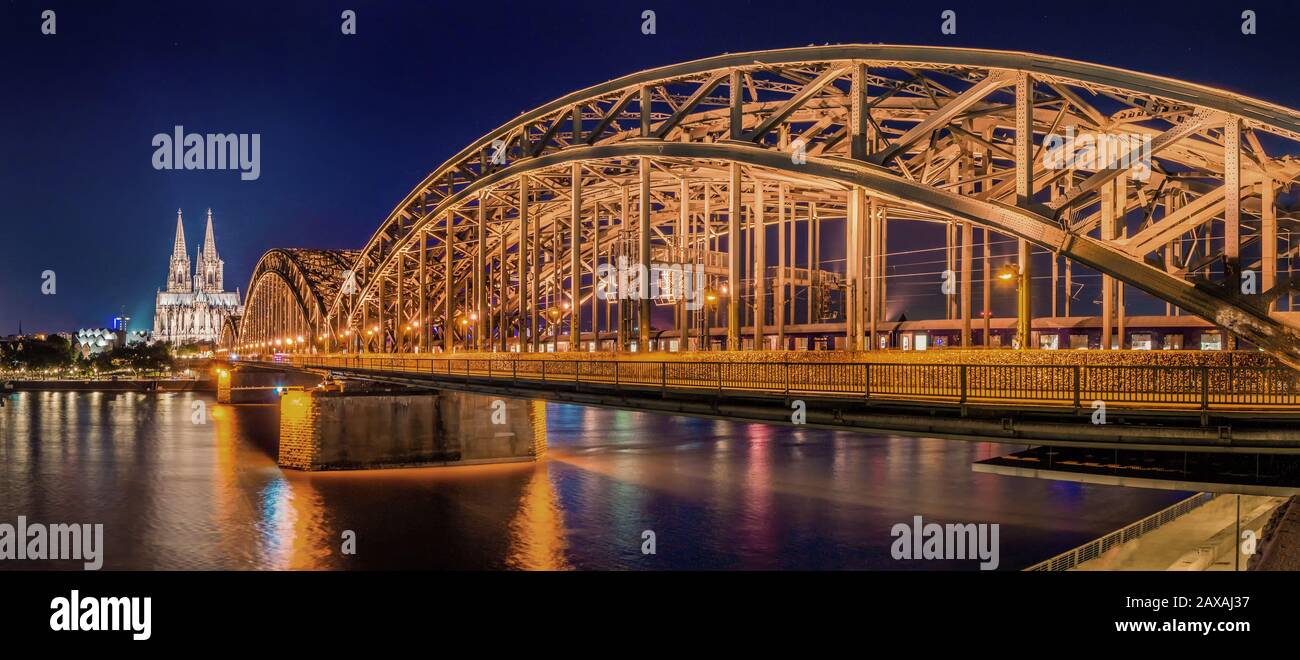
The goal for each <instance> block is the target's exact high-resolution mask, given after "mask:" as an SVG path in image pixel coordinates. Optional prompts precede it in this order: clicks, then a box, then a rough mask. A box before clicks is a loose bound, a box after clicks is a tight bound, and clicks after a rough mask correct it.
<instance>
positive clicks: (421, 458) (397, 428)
mask: <svg viewBox="0 0 1300 660" xmlns="http://www.w3.org/2000/svg"><path fill="white" fill-rule="evenodd" d="M545 448H546V412H545V407H544V404H543V403H542V402H540V401H527V400H522V399H505V398H499V397H491V396H486V395H481V394H470V393H465V392H448V391H441V392H432V393H423V392H358V393H350V392H340V391H335V390H321V389H314V388H313V389H308V390H290V391H288V392H286V393H285V394H284V396H282V397H280V452H279V464H280V466H281V467H285V468H293V469H298V470H349V469H373V468H385V467H408V466H418V465H465V464H473V463H495V462H507V461H529V460H536V459H538V458H540V457H541V456H542V455H543V453H544V452H545Z"/></svg>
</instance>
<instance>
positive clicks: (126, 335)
mask: <svg viewBox="0 0 1300 660" xmlns="http://www.w3.org/2000/svg"><path fill="white" fill-rule="evenodd" d="M61 334H62V333H61ZM70 337H71V341H72V344H73V347H74V348H76V349H77V352H78V353H80V354H81V357H90V356H92V355H97V354H99V353H107V352H108V351H111V350H113V349H114V348H117V347H118V346H134V345H136V344H147V343H149V332H148V331H146V330H136V331H135V332H126V331H125V330H110V329H108V328H84V329H81V330H78V331H77V334H76V335H70Z"/></svg>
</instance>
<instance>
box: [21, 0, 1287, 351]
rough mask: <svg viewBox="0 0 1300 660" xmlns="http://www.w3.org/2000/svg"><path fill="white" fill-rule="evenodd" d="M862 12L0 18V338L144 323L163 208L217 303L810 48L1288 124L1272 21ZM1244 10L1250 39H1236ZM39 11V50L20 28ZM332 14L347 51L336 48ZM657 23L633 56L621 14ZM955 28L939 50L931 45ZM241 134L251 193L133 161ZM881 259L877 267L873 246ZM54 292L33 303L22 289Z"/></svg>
mask: <svg viewBox="0 0 1300 660" xmlns="http://www.w3.org/2000/svg"><path fill="white" fill-rule="evenodd" d="M1086 5H1090V6H1092V7H1094V9H1090V10H1085V11H1080V10H1071V11H1070V12H1069V13H1067V12H1066V10H1064V9H1058V7H1061V5H1058V4H1056V3H1050V2H1031V3H999V2H954V1H948V0H945V1H943V2H924V1H913V2H906V3H897V2H890V3H875V2H865V1H861V0H859V1H853V2H837V3H830V2H827V3H821V2H812V1H804V2H788V1H787V2H707V1H704V0H696V1H693V2H668V1H666V0H641V1H640V2H635V3H625V2H617V1H604V2H581V1H570V2H560V3H552V2H546V3H524V2H511V3H501V2H492V1H489V0H480V1H478V2H469V3H465V2H458V3H444V2H373V1H359V0H348V1H343V2H336V1H333V0H329V1H322V0H312V1H306V2H265V1H263V2H234V1H225V2H212V3H206V2H198V1H186V2H159V3H155V2H99V1H96V2H89V1H83V2H66V1H46V2H37V3H33V2H7V3H5V4H4V5H3V6H0V152H2V154H3V159H0V334H8V333H11V332H14V330H15V329H16V327H17V324H18V322H19V320H21V321H22V322H23V325H24V328H25V329H27V330H29V331H30V330H50V331H57V330H70V329H75V328H77V327H83V326H90V325H106V324H107V323H108V322H109V319H111V317H112V316H114V315H115V314H116V312H117V310H118V308H119V307H120V306H126V308H127V310H128V311H129V312H130V313H131V315H132V316H134V317H135V319H136V323H135V324H133V325H135V326H136V327H139V326H140V325H142V324H148V323H150V322H151V318H152V311H153V293H154V291H155V290H156V289H157V288H159V287H161V286H162V285H163V284H164V281H165V277H166V266H167V257H168V255H169V253H170V250H171V244H172V233H173V226H174V223H175V211H176V209H177V208H178V207H179V208H183V209H184V210H185V213H186V218H187V222H186V230H187V232H188V234H187V238H188V240H189V243H190V246H189V247H190V252H191V254H192V253H193V249H194V246H195V245H196V244H197V241H198V240H199V239H200V238H201V232H202V227H203V225H202V215H203V211H204V210H205V209H206V208H208V207H211V208H212V209H213V211H214V215H215V218H216V230H217V244H218V247H219V248H220V251H221V255H222V257H223V258H224V259H225V260H226V285H227V288H233V287H235V286H238V287H240V288H241V289H242V288H245V287H246V286H247V280H248V276H249V274H250V271H251V269H252V266H253V264H254V262H255V261H256V260H257V258H258V256H259V255H261V253H262V252H263V251H264V250H266V249H267V248H270V247H298V246H301V247H327V248H328V247H333V248H345V247H348V248H351V247H359V246H360V245H362V244H363V243H364V242H365V241H366V239H367V238H368V237H369V236H370V234H371V232H372V231H373V230H374V229H375V228H376V226H377V225H378V223H379V222H380V221H381V220H382V219H383V218H384V217H385V216H386V215H387V214H388V212H389V211H390V210H391V209H392V207H393V205H394V204H395V203H396V202H397V201H399V200H400V199H401V197H403V196H404V195H405V194H406V193H407V192H408V191H409V190H410V188H411V187H412V186H414V185H415V184H416V183H418V182H419V181H420V179H421V178H422V177H423V176H424V175H425V174H426V173H428V172H429V171H430V170H432V169H433V168H434V167H436V166H437V164H438V163H440V162H441V161H442V160H443V159H445V158H446V157H447V156H449V155H451V154H453V153H455V152H456V151H458V150H459V149H460V148H461V147H462V146H464V144H465V143H467V142H469V141H471V140H473V139H474V138H477V137H478V136H480V135H482V134H484V133H486V132H488V131H489V130H491V129H492V128H494V127H495V126H497V125H499V124H501V123H503V122H504V121H506V120H507V119H509V118H510V117H513V116H515V115H517V114H518V113H521V112H523V111H525V110H527V109H530V108H532V107H534V106H536V105H539V104H541V103H544V102H546V101H549V100H551V99H553V98H555V97H557V96H560V95H562V94H564V93H567V92H569V91H572V90H574V89H577V88H581V87H585V86H587V85H590V84H593V83H596V82H601V81H604V80H607V79H610V78H615V77H618V76H621V75H624V74H627V73H631V72H634V71H637V70H640V69H644V68H647V67H651V66H658V65H663V64H670V63H673V62H677V61H681V60H687V59H693V58H697V57H704V56H708V55H715V54H719V53H723V52H736V51H742V50H756V49H765V48H778V47H788V46H803V45H807V44H810V43H818V44H820V43H853V42H858V43H865V42H883V43H910V44H930V45H953V46H969V47H987V48H1000V49H1008V50H1029V51H1036V52H1041V53H1044V54H1051V55H1059V56H1064V57H1071V58H1076V59H1082V60H1088V61H1093V62H1099V63H1104V64H1111V65H1116V66H1123V67H1126V68H1132V69H1137V70H1140V71H1145V72H1149V73H1155V74H1162V75H1169V76H1174V77H1178V78H1183V79H1186V80H1190V81H1194V82H1199V83H1204V84H1209V85H1213V86H1217V87H1223V88H1226V89H1230V90H1234V91H1238V92H1242V93H1245V94H1249V95H1252V96H1257V97H1260V98H1263V99H1267V100H1270V101H1274V102H1277V103H1281V104H1284V105H1288V106H1291V107H1300V86H1298V85H1297V84H1296V83H1297V79H1296V78H1297V76H1296V73H1295V66H1296V64H1295V62H1296V56H1295V54H1296V45H1295V35H1296V29H1295V26H1297V25H1300V8H1294V7H1286V6H1285V5H1282V4H1277V5H1276V6H1275V5H1274V4H1273V3H1261V2H1249V3H1247V4H1246V5H1243V6H1239V5H1238V4H1223V3H1209V4H1205V3H1176V2H1175V3H1170V2H1159V3H1157V2H1150V3H1142V2H1122V3H1104V2H1093V3H1086ZM1247 7H1248V8H1251V9H1254V10H1255V11H1256V12H1257V13H1258V16H1259V34H1257V35H1254V36H1243V35H1242V34H1241V32H1240V23H1241V19H1240V14H1241V11H1242V9H1243V8H1247ZM44 9H52V10H54V11H56V12H57V21H58V22H57V27H58V33H57V35H54V36H43V35H42V34H41V32H40V25H41V18H40V14H41V11H42V10H44ZM344 9H353V10H355V11H356V12H357V14H358V30H357V32H358V34H357V35H356V36H344V35H342V34H340V30H339V25H340V18H339V15H340V13H341V12H342V11H343V10H344ZM644 9H653V10H655V11H656V12H657V18H658V21H657V22H658V26H657V27H658V33H657V34H656V35H653V36H643V35H642V34H641V32H640V24H641V18H640V15H641V12H642V11H643V10H644ZM944 9H954V10H955V11H956V12H957V14H958V34H957V35H955V36H944V35H941V34H940V32H939V24H940V17H939V15H940V12H942V11H943V10H944ZM178 124H179V125H183V126H185V127H186V129H187V130H193V131H196V132H202V133H208V132H221V133H229V132H234V133H260V134H261V140H262V144H261V177H260V178H259V179H258V180H257V181H252V182H245V181H241V180H240V179H239V176H238V174H237V173H235V172H226V171H191V172H185V171H156V170H154V169H153V167H152V166H151V160H150V159H151V156H152V154H153V147H152V146H151V144H150V140H151V139H152V137H153V135H154V134H156V133H159V132H170V131H171V129H172V127H173V126H176V125H178ZM891 247H892V246H891ZM47 269H48V270H53V271H55V273H56V274H57V278H58V279H57V285H58V289H57V294H56V295H54V296H43V295H41V291H40V285H41V273H42V271H44V270H47Z"/></svg>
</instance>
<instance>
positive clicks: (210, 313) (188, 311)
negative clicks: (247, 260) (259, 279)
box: [153, 209, 244, 344]
mask: <svg viewBox="0 0 1300 660" xmlns="http://www.w3.org/2000/svg"><path fill="white" fill-rule="evenodd" d="M194 256H195V262H196V263H195V265H194V271H193V272H192V273H191V271H190V257H189V254H188V253H187V250H186V247H185V227H184V225H183V224H182V222H181V212H180V210H179V209H177V211H176V241H175V243H174V244H173V246H172V257H171V263H170V264H169V266H168V270H167V290H165V291H163V290H159V291H158V295H157V298H156V299H155V304H154V312H153V339H154V340H155V341H165V342H170V343H172V344H184V343H187V342H213V343H216V342H217V341H218V339H219V337H220V336H221V324H222V323H224V322H225V320H226V317H228V316H240V315H242V314H243V313H244V306H243V304H242V303H241V302H240V294H239V290H238V289H236V290H234V291H226V290H225V285H224V282H223V279H224V272H223V271H224V269H225V262H223V261H222V260H221V258H220V257H218V256H217V242H216V240H215V239H214V238H213V236H212V209H208V227H207V231H206V232H205V233H204V236H203V247H202V249H201V250H199V251H197V252H196V253H195V255H194Z"/></svg>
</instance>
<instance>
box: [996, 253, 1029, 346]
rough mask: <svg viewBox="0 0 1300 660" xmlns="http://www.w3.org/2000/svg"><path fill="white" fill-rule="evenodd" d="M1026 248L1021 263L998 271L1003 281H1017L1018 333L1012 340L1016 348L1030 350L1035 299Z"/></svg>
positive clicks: (1011, 264) (1006, 266) (1005, 266)
mask: <svg viewBox="0 0 1300 660" xmlns="http://www.w3.org/2000/svg"><path fill="white" fill-rule="evenodd" d="M1027 257H1028V254H1027V251H1026V250H1021V254H1020V258H1021V261H1020V263H1009V264H1006V265H1004V266H1002V269H1001V270H999V271H998V279H999V280H1002V281H1003V282H1011V281H1014V282H1015V286H1016V335H1015V339H1013V340H1012V344H1013V346H1014V347H1015V348H1017V349H1020V350H1028V349H1029V348H1030V342H1031V341H1032V339H1033V317H1034V311H1033V310H1034V308H1033V301H1032V299H1031V298H1030V288H1029V287H1030V279H1029V278H1030V270H1029V268H1028V266H1027V264H1028V259H1027Z"/></svg>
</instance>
